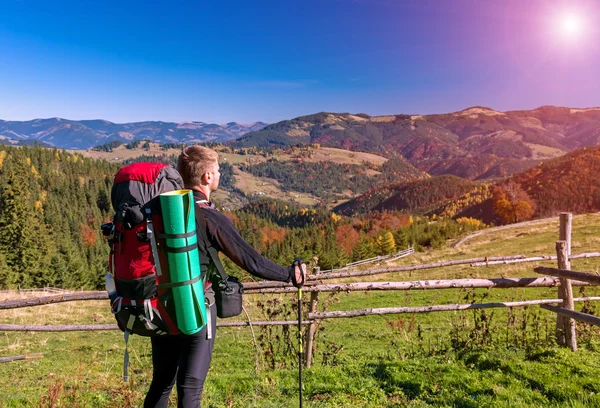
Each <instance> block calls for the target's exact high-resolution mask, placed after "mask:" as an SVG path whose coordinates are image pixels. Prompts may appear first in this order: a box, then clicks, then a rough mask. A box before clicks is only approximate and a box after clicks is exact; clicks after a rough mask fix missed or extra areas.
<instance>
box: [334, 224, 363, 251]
mask: <svg viewBox="0 0 600 408" xmlns="http://www.w3.org/2000/svg"><path fill="white" fill-rule="evenodd" d="M335 240H336V242H337V243H338V245H339V246H340V247H342V248H343V249H344V252H346V254H347V255H350V254H351V253H352V250H353V249H354V247H356V246H357V245H358V242H359V241H360V234H359V233H358V232H357V231H356V230H355V229H354V228H353V227H352V225H351V224H344V225H340V226H338V227H337V228H336V229H335Z"/></svg>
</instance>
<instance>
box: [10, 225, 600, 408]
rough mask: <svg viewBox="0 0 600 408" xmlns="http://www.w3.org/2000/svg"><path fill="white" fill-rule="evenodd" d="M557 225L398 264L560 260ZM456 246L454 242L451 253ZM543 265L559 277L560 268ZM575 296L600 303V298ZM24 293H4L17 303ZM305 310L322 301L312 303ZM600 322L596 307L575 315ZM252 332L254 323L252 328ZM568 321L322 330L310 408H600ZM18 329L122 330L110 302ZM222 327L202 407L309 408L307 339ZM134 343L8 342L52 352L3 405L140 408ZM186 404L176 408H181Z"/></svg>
mask: <svg viewBox="0 0 600 408" xmlns="http://www.w3.org/2000/svg"><path fill="white" fill-rule="evenodd" d="M557 236H558V217H556V219H555V220H549V221H547V222H545V223H541V224H536V225H534V226H521V227H515V228H510V229H505V230H500V231H490V232H486V233H484V234H482V235H480V236H478V237H475V238H473V239H471V240H469V241H467V242H466V243H465V244H464V245H461V246H460V247H459V248H456V249H454V248H451V246H450V245H446V246H445V247H444V249H441V250H435V251H433V250H432V251H428V252H421V253H417V254H415V255H412V256H410V257H408V258H403V259H401V260H399V261H398V262H396V264H397V265H409V264H419V263H430V262H436V261H442V260H450V259H461V258H472V257H481V256H499V255H515V254H523V255H528V256H529V255H551V254H553V253H554V243H555V241H556V239H557ZM599 243H600V215H599V214H587V215H580V216H575V217H574V220H573V246H572V247H573V249H572V251H573V253H574V254H577V253H582V252H593V251H595V250H597V248H598V244H599ZM448 244H450V243H448ZM539 265H545V266H554V263H553V262H542V263H539ZM535 266H538V264H537V263H536V264H534V263H523V264H512V265H496V266H488V267H470V266H468V265H460V266H453V267H447V268H438V269H430V270H423V271H417V272H412V273H407V272H401V273H390V274H387V275H377V276H372V277H364V278H353V279H345V280H342V279H340V280H338V281H335V282H358V281H375V280H377V281H408V280H420V279H453V278H467V277H475V278H479V277H480V278H487V277H489V278H496V277H501V276H504V277H533V276H537V274H535V273H534V272H533V267H535ZM599 266H600V261H599V260H598V258H591V259H578V260H574V261H573V262H572V269H573V270H578V271H586V272H595V271H597V270H598V268H599ZM556 293H557V289H556V288H536V289H490V290H486V289H476V290H473V289H446V290H427V291H403V292H398V291H381V292H374V291H373V292H350V293H336V294H331V295H329V294H326V293H323V294H321V298H320V303H321V308H320V310H322V307H323V305H324V304H325V305H326V307H327V310H351V309H360V308H366V307H392V306H422V305H433V304H450V303H483V302H491V301H514V300H523V299H542V298H556V296H557V294H556ZM574 294H575V296H580V295H582V294H585V295H587V296H599V295H600V289H598V288H594V287H587V288H584V289H582V288H579V287H576V288H574ZM18 296H20V295H18V294H15V293H14V292H12V293H9V292H4V293H2V294H0V300H1V299H7V298H15V297H18ZM304 300H305V308H304V309H305V310H306V309H308V300H309V296H307V295H305V296H304ZM294 301H295V295H292V294H290V295H247V296H245V305H246V309H247V310H248V313H249V315H250V316H251V318H252V320H264V319H267V318H271V319H277V320H284V319H287V320H294V319H295V316H296V311H295V309H294ZM582 308H584V309H585V311H586V312H588V313H593V314H597V311H598V306H596V305H595V304H593V303H591V304H582V303H578V304H576V309H577V310H582ZM240 320H243V319H241V318H240ZM555 321H556V317H555V315H553V314H552V313H551V312H548V311H545V310H542V309H540V308H539V307H538V306H530V307H526V308H525V307H523V308H513V309H508V308H502V309H487V310H469V311H460V312H439V313H427V314H411V315H409V314H402V315H386V316H369V317H359V318H352V319H332V320H325V321H323V322H322V324H321V326H320V329H319V331H318V335H317V338H316V342H317V348H316V353H315V361H314V364H313V366H312V367H311V368H310V369H306V370H305V373H304V396H305V399H304V405H305V406H309V407H421V406H430V405H432V406H439V407H492V406H493V407H515V406H531V407H536V406H550V407H563V406H571V407H590V406H600V385H598V384H597V381H596V378H597V377H598V375H600V355H599V354H598V351H599V350H600V341H599V340H600V337H599V334H600V333H599V331H598V329H597V328H594V327H589V326H586V325H579V326H578V329H579V346H580V350H578V351H577V352H575V353H573V352H571V351H569V350H568V349H565V348H559V347H557V346H556V345H555V343H554V330H555ZM0 322H2V323H12V324H25V323H29V324H67V323H68V324H77V323H79V324H84V323H88V324H89V323H113V318H112V316H111V314H110V312H109V310H108V304H107V301H86V302H70V303H63V304H55V305H47V306H40V307H34V308H26V309H14V310H6V311H0ZM254 330H255V334H256V343H257V346H258V349H257V348H256V347H255V344H254V341H253V337H252V334H251V331H250V329H249V328H219V330H218V333H217V341H216V344H215V352H214V356H213V362H212V366H211V370H210V372H209V376H208V379H207V383H206V386H205V392H204V398H203V405H202V406H203V407H295V406H298V393H297V387H298V383H297V362H296V356H295V352H296V340H295V339H296V337H295V336H296V328H295V327H289V328H281V327H279V328H273V327H264V328H258V327H255V329H254ZM123 351H124V343H123V337H122V333H120V332H117V331H104V332H70V333H43V332H36V333H17V332H3V333H1V334H0V357H3V356H12V355H20V354H27V353H38V352H43V353H44V357H43V358H40V359H35V360H27V361H16V362H11V363H4V364H0V388H1V389H2V393H0V407H26V406H42V407H67V406H68V407H72V406H77V407H134V406H140V405H141V403H142V401H143V397H144V393H145V391H146V390H147V388H148V386H149V382H150V378H151V356H150V346H149V341H148V339H145V338H141V337H137V336H134V337H133V338H132V339H131V340H130V353H131V367H130V370H131V371H130V375H131V379H130V381H129V382H128V383H123V381H122V378H121V375H122V359H123ZM175 401H176V395H175V393H173V395H172V402H173V404H175Z"/></svg>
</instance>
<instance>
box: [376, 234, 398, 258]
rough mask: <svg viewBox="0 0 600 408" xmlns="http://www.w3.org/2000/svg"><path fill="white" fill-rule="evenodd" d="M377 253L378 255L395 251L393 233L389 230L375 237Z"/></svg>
mask: <svg viewBox="0 0 600 408" xmlns="http://www.w3.org/2000/svg"><path fill="white" fill-rule="evenodd" d="M375 246H376V248H377V253H378V254H379V255H389V254H391V253H393V252H395V251H396V241H395V240H394V235H392V233H391V232H390V231H384V232H382V233H381V234H379V236H378V237H377V240H376V241H375Z"/></svg>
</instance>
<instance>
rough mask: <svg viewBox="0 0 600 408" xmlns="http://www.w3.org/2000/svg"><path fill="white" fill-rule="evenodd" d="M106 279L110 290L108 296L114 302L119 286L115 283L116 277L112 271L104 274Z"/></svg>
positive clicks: (107, 287) (107, 289)
mask: <svg viewBox="0 0 600 408" xmlns="http://www.w3.org/2000/svg"><path fill="white" fill-rule="evenodd" d="M104 279H106V291H107V292H108V297H109V298H110V301H111V302H112V301H113V300H115V298H116V297H117V287H116V285H115V279H114V278H113V276H112V274H110V273H107V274H106V275H104Z"/></svg>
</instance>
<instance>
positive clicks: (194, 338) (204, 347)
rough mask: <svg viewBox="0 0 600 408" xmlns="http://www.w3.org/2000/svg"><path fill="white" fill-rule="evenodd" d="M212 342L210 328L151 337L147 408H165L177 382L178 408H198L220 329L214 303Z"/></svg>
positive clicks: (145, 405)
mask: <svg viewBox="0 0 600 408" xmlns="http://www.w3.org/2000/svg"><path fill="white" fill-rule="evenodd" d="M207 312H208V313H210V315H211V320H210V323H211V328H210V329H211V332H212V336H211V339H207V338H206V337H207V327H205V328H204V329H202V330H200V332H198V333H196V334H193V335H190V336H187V335H183V334H181V335H178V336H164V337H152V338H151V341H152V367H153V369H152V384H150V390H148V394H147V395H146V399H145V400H144V408H166V407H167V405H168V402H169V394H171V389H172V388H173V384H175V380H177V397H178V404H177V406H178V407H179V408H190V407H193V408H198V407H199V406H200V396H201V395H202V389H203V388H204V380H205V379H206V374H207V373H208V368H209V366H210V359H211V357H212V352H213V346H214V343H215V334H216V328H217V308H216V306H215V304H214V302H213V304H212V305H211V307H210V309H209V310H207Z"/></svg>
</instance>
